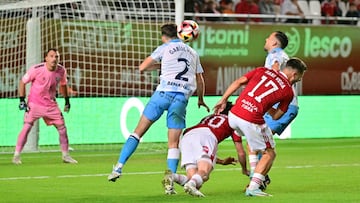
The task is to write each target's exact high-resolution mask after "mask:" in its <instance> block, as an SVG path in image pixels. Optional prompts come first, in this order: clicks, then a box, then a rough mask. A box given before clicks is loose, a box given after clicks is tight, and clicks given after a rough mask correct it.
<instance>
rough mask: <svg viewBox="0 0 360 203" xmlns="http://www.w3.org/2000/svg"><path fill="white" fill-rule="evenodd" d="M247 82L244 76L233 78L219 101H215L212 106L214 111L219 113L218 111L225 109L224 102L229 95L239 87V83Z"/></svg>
mask: <svg viewBox="0 0 360 203" xmlns="http://www.w3.org/2000/svg"><path fill="white" fill-rule="evenodd" d="M247 82H248V79H247V78H246V77H245V76H241V77H240V78H238V79H237V80H235V81H234V82H233V83H231V85H230V86H229V87H228V88H227V89H226V91H225V93H224V94H223V96H222V97H221V99H220V101H219V102H218V103H216V105H215V106H214V113H215V114H220V112H222V111H223V110H224V109H225V107H226V102H227V101H228V99H229V97H230V96H231V95H232V94H234V92H235V91H236V90H238V89H239V88H240V87H241V85H244V84H246V83H247Z"/></svg>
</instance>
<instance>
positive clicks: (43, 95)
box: [22, 63, 67, 106]
mask: <svg viewBox="0 0 360 203" xmlns="http://www.w3.org/2000/svg"><path fill="white" fill-rule="evenodd" d="M22 81H23V83H25V84H27V83H30V82H31V88H30V93H29V97H28V102H29V103H35V104H38V105H41V106H56V105H57V103H56V100H55V97H56V91H57V88H58V84H59V83H60V85H66V84H67V79H66V69H65V68H64V67H63V66H62V65H60V64H58V65H57V67H56V69H55V70H54V71H49V70H48V69H47V68H46V64H45V63H40V64H37V65H34V66H32V67H31V68H30V69H29V70H28V71H27V73H26V74H25V75H24V76H23V78H22Z"/></svg>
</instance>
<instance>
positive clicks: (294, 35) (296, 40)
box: [285, 27, 301, 56]
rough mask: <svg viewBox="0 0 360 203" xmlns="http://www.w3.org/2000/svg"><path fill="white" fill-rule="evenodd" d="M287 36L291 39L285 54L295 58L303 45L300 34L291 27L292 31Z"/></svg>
mask: <svg viewBox="0 0 360 203" xmlns="http://www.w3.org/2000/svg"><path fill="white" fill-rule="evenodd" d="M285 34H286V35H287V36H288V39H289V43H288V46H287V47H286V49H285V52H286V53H287V54H288V55H289V56H295V55H296V54H297V53H298V51H299V48H300V44H301V43H300V41H301V40H300V33H299V31H298V30H297V29H296V28H294V27H291V28H290V31H289V32H286V33H285Z"/></svg>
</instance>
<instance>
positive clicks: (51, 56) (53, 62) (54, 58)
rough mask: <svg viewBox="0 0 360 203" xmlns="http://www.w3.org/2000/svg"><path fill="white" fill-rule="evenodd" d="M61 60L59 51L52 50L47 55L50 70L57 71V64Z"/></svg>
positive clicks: (46, 60) (46, 59)
mask: <svg viewBox="0 0 360 203" xmlns="http://www.w3.org/2000/svg"><path fill="white" fill-rule="evenodd" d="M59 60H60V54H59V52H58V50H57V49H55V48H50V49H48V50H47V52H46V54H45V62H46V65H47V67H48V68H50V69H51V70H55V68H56V66H57V64H58V63H59Z"/></svg>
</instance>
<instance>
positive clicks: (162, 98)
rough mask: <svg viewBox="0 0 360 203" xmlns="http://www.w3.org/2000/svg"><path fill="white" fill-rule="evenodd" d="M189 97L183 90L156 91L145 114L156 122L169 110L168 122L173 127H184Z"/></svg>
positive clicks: (147, 105)
mask: <svg viewBox="0 0 360 203" xmlns="http://www.w3.org/2000/svg"><path fill="white" fill-rule="evenodd" d="M187 104H188V99H187V98H186V97H185V95H184V93H181V92H164V91H155V92H154V94H153V95H152V96H151V98H150V101H149V102H148V103H147V104H146V106H145V109H144V111H143V115H144V116H145V117H146V118H148V119H149V120H151V121H153V122H155V121H157V120H158V119H159V118H160V117H161V115H162V114H163V113H164V111H165V110H167V116H166V124H167V127H168V128H171V129H184V128H185V117H186V106H187Z"/></svg>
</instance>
